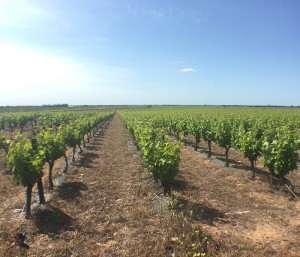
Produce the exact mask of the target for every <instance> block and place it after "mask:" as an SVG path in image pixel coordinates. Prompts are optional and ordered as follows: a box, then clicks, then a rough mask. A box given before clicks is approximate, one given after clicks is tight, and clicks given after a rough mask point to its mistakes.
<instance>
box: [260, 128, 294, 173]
mask: <svg viewBox="0 0 300 257" xmlns="http://www.w3.org/2000/svg"><path fill="white" fill-rule="evenodd" d="M297 150H298V145H297V140H296V139H295V136H294V135H293V134H292V133H291V131H290V130H289V129H288V128H287V127H283V128H281V129H279V130H278V131H277V134H276V135H275V137H274V139H273V140H270V137H269V136H268V137H266V138H265V140H264V143H263V153H264V164H265V166H266V167H267V168H268V169H269V171H270V172H272V173H274V174H275V175H277V176H278V177H281V178H282V177H283V176H284V175H286V174H288V173H289V171H292V170H295V169H297V160H298V153H297Z"/></svg>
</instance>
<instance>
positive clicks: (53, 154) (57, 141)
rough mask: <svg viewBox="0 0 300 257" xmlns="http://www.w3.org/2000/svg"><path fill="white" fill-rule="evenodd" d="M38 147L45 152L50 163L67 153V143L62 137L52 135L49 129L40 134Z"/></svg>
mask: <svg viewBox="0 0 300 257" xmlns="http://www.w3.org/2000/svg"><path fill="white" fill-rule="evenodd" d="M38 147H39V149H40V150H43V151H44V154H45V160H46V162H48V163H49V162H50V161H55V160H57V159H59V158H61V157H62V156H63V155H64V152H65V142H64V140H63V138H62V137H61V135H60V134H54V133H51V130H49V129H48V130H42V131H41V132H40V133H39V134H38Z"/></svg>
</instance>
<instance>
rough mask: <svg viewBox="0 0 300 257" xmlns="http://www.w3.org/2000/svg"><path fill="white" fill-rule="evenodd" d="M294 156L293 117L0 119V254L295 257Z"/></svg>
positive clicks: (17, 115) (254, 112)
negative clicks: (0, 204) (0, 203)
mask: <svg viewBox="0 0 300 257" xmlns="http://www.w3.org/2000/svg"><path fill="white" fill-rule="evenodd" d="M299 150H300V111H299V110H298V109H296V108H242V107H239V108H237V107H236V108H233V107H231V108H229V107H148V108H141V107H133V108H126V109H125V108H120V109H117V110H113V109H111V110H109V109H108V108H105V109H101V108H99V109H88V110H81V109H76V110H73V111H70V110H68V109H66V110H63V111H59V110H55V111H46V110H42V111H30V112H9V113H8V112H7V113H5V112H4V113H1V114H0V154H1V159H0V172H1V174H0V177H1V187H0V200H1V202H2V203H3V208H1V211H0V213H1V217H0V218H1V221H0V242H1V243H0V245H1V246H0V255H1V256H2V255H3V256H298V254H299V252H300V248H299V244H298V242H299V239H300V232H299V231H300V219H299V211H300V201H299V197H300V175H299V173H298V171H299V168H298V166H299ZM82 251H84V252H85V253H86V255H82Z"/></svg>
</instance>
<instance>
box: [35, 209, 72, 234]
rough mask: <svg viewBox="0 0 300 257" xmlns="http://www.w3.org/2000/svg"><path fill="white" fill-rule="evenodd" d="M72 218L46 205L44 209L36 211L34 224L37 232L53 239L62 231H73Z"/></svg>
mask: <svg viewBox="0 0 300 257" xmlns="http://www.w3.org/2000/svg"><path fill="white" fill-rule="evenodd" d="M73 221H74V220H73V218H71V217H70V216H69V215H67V214H66V213H64V212H62V211H61V210H60V209H58V208H56V207H54V206H51V205H49V204H48V205H47V207H46V208H45V209H41V210H37V212H36V213H35V214H34V222H35V225H36V227H37V228H38V230H39V232H40V233H42V234H46V235H48V236H49V237H51V238H55V237H56V236H57V235H60V234H61V233H62V232H64V231H73V230H75V227H74V226H72V224H73Z"/></svg>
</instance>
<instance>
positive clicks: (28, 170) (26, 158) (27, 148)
mask: <svg viewBox="0 0 300 257" xmlns="http://www.w3.org/2000/svg"><path fill="white" fill-rule="evenodd" d="M8 162H9V163H10V164H11V165H12V175H13V179H14V181H15V183H16V184H17V185H22V186H25V187H27V186H30V185H33V184H35V183H36V182H37V181H38V179H39V178H40V177H42V175H43V171H42V170H43V165H44V152H43V151H41V150H40V151H38V152H35V151H34V150H33V149H32V144H31V140H30V139H29V138H25V137H24V136H19V138H18V141H17V142H13V143H12V144H11V145H10V148H9V152H8Z"/></svg>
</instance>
